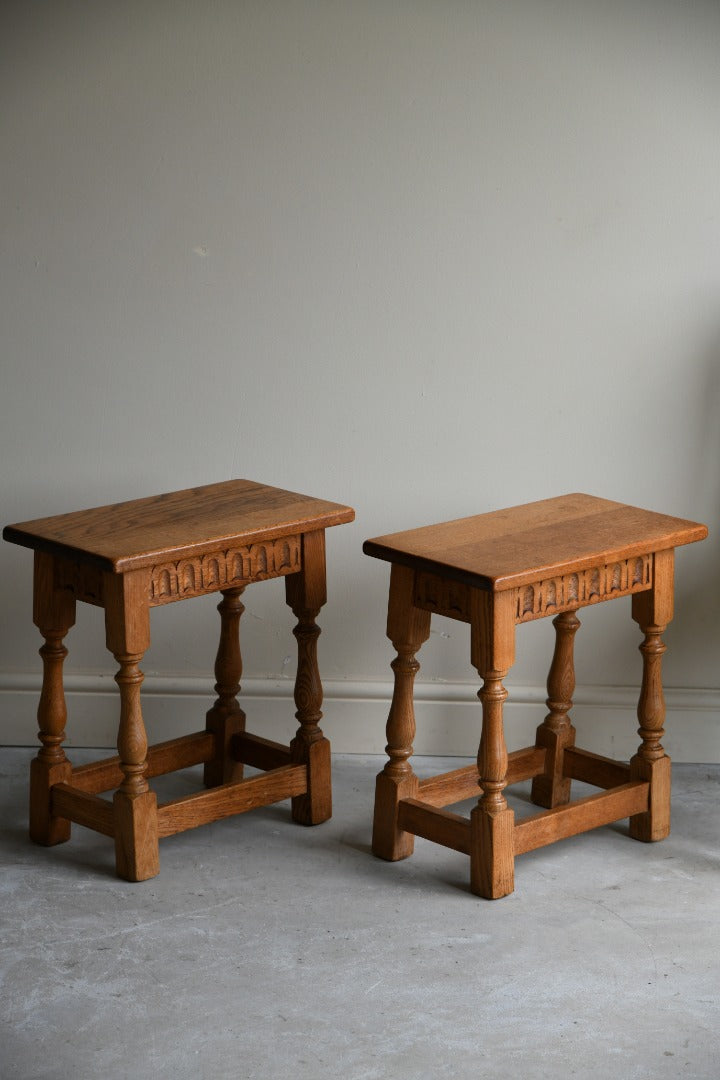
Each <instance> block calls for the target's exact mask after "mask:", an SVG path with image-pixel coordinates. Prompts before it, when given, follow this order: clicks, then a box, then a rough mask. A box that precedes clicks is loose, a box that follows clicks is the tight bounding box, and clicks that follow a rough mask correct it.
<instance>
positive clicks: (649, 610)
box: [630, 550, 674, 841]
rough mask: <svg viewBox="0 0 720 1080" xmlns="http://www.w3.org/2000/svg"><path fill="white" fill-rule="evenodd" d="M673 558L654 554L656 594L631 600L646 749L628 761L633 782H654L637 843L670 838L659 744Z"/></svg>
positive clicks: (665, 767) (666, 776) (634, 825)
mask: <svg viewBox="0 0 720 1080" xmlns="http://www.w3.org/2000/svg"><path fill="white" fill-rule="evenodd" d="M673 555H674V552H673V551H672V550H671V551H661V552H657V553H656V554H655V556H654V564H655V565H654V574H653V580H654V585H653V589H652V590H651V591H649V592H643V593H637V594H636V595H635V596H633V608H632V611H633V618H634V619H635V621H636V622H637V623H638V625H639V627H640V629H641V630H642V632H643V634H644V635H645V638H644V640H643V642H642V644H641V645H640V652H641V653H642V657H643V675H642V685H641V689H640V698H639V701H638V710H637V715H638V720H639V723H640V727H639V728H638V735H639V736H640V738H641V739H642V743H641V744H640V746H639V747H638V751H637V753H636V754H635V756H634V757H633V758H631V760H630V776H631V778H632V779H633V780H648V781H649V782H650V796H649V805H648V809H647V811H646V812H645V813H643V814H636V815H635V816H633V817H631V818H630V835H631V836H632V837H634V839H635V840H644V841H653V840H662V839H664V838H665V837H666V836H667V835H668V834H669V832H670V771H671V766H670V758H669V757H668V756H667V754H666V753H665V751H664V749H663V746H662V743H661V742H660V740H661V738H662V736H663V735H664V730H663V725H664V723H665V698H664V696H663V688H662V656H663V653H664V652H665V649H666V646H665V644H664V642H663V640H662V634H663V632H664V630H665V628H666V626H667V624H668V623H669V622H670V620H671V619H672V616H673V608H672V602H673Z"/></svg>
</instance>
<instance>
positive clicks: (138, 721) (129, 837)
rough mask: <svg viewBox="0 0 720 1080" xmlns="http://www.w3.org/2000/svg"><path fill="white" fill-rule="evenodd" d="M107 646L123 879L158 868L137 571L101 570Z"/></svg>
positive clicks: (146, 639) (144, 597) (145, 618)
mask: <svg viewBox="0 0 720 1080" xmlns="http://www.w3.org/2000/svg"><path fill="white" fill-rule="evenodd" d="M104 594H105V630H106V640H107V646H108V648H109V649H110V651H111V652H112V654H113V656H114V657H115V659H116V661H117V663H118V664H119V665H120V667H119V670H118V672H117V674H116V676H115V681H116V683H117V684H118V688H119V690H120V725H119V728H118V741H117V746H118V754H119V756H120V769H121V771H122V773H123V781H122V783H121V784H120V787H119V788H118V789H117V791H116V792H115V795H114V796H113V811H114V825H115V866H116V869H117V873H118V876H119V877H121V878H124V879H125V880H126V881H146V880H147V879H148V878H151V877H155V875H156V874H158V873H159V872H160V854H159V848H158V821H157V798H156V795H155V792H154V791H151V790H150V787H149V785H148V782H147V776H146V773H147V768H148V766H147V745H148V744H147V734H146V732H145V724H144V721H143V716H142V708H141V704H140V687H141V685H142V682H143V673H142V671H141V670H140V668H139V666H138V665H139V663H140V661H141V660H142V658H143V655H144V653H145V651H146V650H147V648H148V647H149V645H150V618H149V610H148V582H147V578H146V575H145V574H144V573H143V572H142V571H136V572H135V573H132V572H131V573H127V574H124V575H119V574H106V575H105V587H104Z"/></svg>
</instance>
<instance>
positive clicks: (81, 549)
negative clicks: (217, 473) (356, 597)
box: [3, 480, 355, 574]
mask: <svg viewBox="0 0 720 1080" xmlns="http://www.w3.org/2000/svg"><path fill="white" fill-rule="evenodd" d="M354 517H355V512H354V511H353V510H352V509H351V508H350V507H349V506H343V505H341V504H339V503H333V502H326V501H325V500H324V499H316V498H313V497H312V496H311V495H300V494H298V493H297V492H294V491H285V490H284V489H282V488H275V487H269V486H268V485H266V484H259V483H255V482H254V481H251V480H228V481H225V482H223V483H218V484H208V485H206V486H204V487H196V488H186V489H185V490H184V491H173V492H170V493H168V494H166V495H154V496H151V497H150V498H145V499H133V500H131V501H129V502H120V503H113V504H111V505H109V506H98V507H94V508H93V509H90V510H78V511H75V512H73V513H70V514H60V515H55V516H53V517H46V518H38V519H36V520H35V521H23V522H20V523H19V524H16V525H8V526H7V527H6V528H5V529H4V530H3V537H4V539H5V540H9V541H10V542H11V543H15V544H20V545H22V546H23V547H28V548H33V549H35V550H36V551H44V552H46V553H48V554H50V555H59V556H62V557H64V558H72V559H78V560H80V561H82V562H85V563H90V564H92V565H95V566H97V567H99V568H100V569H102V570H105V571H110V572H112V573H116V574H123V573H126V572H127V571H129V570H137V569H140V568H141V567H145V566H152V565H153V564H154V563H156V562H157V561H158V559H160V558H162V559H168V558H177V559H182V558H188V557H197V556H201V555H203V554H206V553H207V552H211V551H216V550H217V549H218V548H220V547H222V545H223V544H224V543H226V542H227V544H228V545H230V544H234V543H240V544H252V543H255V542H256V541H259V540H275V539H279V538H281V537H283V536H289V535H292V534H296V533H306V532H311V531H315V530H320V529H325V528H327V527H329V526H331V525H341V524H343V523H344V522H348V521H352V520H353V519H354Z"/></svg>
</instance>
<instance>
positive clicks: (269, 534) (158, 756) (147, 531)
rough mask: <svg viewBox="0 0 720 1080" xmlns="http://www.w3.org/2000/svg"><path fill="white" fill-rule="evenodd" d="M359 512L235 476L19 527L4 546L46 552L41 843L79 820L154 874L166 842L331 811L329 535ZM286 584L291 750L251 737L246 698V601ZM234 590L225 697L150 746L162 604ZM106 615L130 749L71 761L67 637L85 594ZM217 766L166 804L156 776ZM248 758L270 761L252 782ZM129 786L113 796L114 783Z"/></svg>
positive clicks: (41, 573)
mask: <svg viewBox="0 0 720 1080" xmlns="http://www.w3.org/2000/svg"><path fill="white" fill-rule="evenodd" d="M354 516H355V515H354V512H353V510H351V509H350V507H347V506H341V505H338V504H336V503H331V502H325V501H324V500H322V499H314V498H312V497H310V496H308V495H298V494H296V493H294V492H290V491H284V490H282V489H280V488H273V487H267V486H265V485H263V484H257V483H253V482H251V481H249V480H231V481H228V482H225V483H219V484H211V485H208V486H206V487H199V488H190V489H187V490H185V491H176V492H171V493H169V494H166V495H159V496H155V497H151V498H146V499H137V500H134V501H132V502H125V503H117V504H115V505H112V506H103V507H97V508H95V509H92V510H81V511H78V512H75V513H71V514H63V515H60V516H56V517H49V518H42V519H39V520H37V521H28V522H23V523H21V524H18V525H9V526H8V527H7V528H6V529H5V530H4V532H3V536H4V537H5V539H6V540H9V541H11V542H12V543H16V544H21V545H23V546H24V547H29V548H32V549H34V552H35V573H34V621H35V624H36V626H37V627H38V628H39V630H40V633H41V634H42V636H43V638H44V639H45V644H44V645H43V647H42V648H41V649H40V655H41V656H42V659H43V684H42V692H41V696H40V704H39V707H38V725H39V728H40V731H39V739H40V742H41V744H42V745H41V748H40V750H39V752H38V755H37V757H36V758H35V759H34V760H33V762H32V764H31V771H30V836H31V838H32V839H33V840H34V841H35V842H36V843H38V844H44V845H48V846H49V845H53V844H59V843H62V842H63V841H65V840H68V839H69V837H70V825H71V822H75V823H76V824H79V825H84V826H87V827H88V828H91V829H94V830H95V831H97V832H100V833H103V834H105V835H106V836H109V837H112V838H114V841H115V856H116V869H117V873H118V875H119V876H120V877H121V878H125V879H126V880H127V881H144V880H146V879H148V878H152V877H154V876H155V875H156V874H157V873H158V872H159V868H160V864H159V850H158V841H159V839H160V838H162V837H164V836H172V835H174V834H175V833H178V832H183V831H184V830H186V829H192V828H195V827H196V826H199V825H204V824H207V823H209V822H211V821H216V820H218V819H219V818H224V817H229V816H231V815H233V814H238V813H242V812H244V811H246V810H250V809H252V808H253V807H256V806H267V805H269V804H270V803H274V802H279V801H280V800H282V799H286V798H291V799H292V816H293V819H294V820H295V821H297V822H300V823H302V824H305V825H315V824H319V823H320V822H322V821H326V820H327V819H328V818H329V817H330V814H331V810H332V802H331V787H330V744H329V742H328V740H327V739H326V738H325V737H324V736H323V733H322V731H321V729H320V727H319V721H320V719H321V717H322V712H321V709H320V707H321V704H322V684H321V682H320V675H319V671H318V664H317V651H316V645H317V638H318V635H319V634H320V630H319V628H318V626H317V624H316V622H315V619H316V618H317V615H318V613H319V611H320V608H321V607H322V606H323V604H324V603H325V600H326V585H325V529H326V528H327V527H329V526H332V525H340V524H343V523H344V522H348V521H352V520H353V518H354ZM276 577H284V578H285V592H286V599H287V603H288V604H289V606H290V608H291V609H292V611H293V613H294V615H295V617H296V618H297V620H298V622H297V626H296V627H295V629H294V631H293V632H294V634H295V637H296V639H297V643H298V666H297V675H296V680H295V705H296V707H297V712H296V713H295V716H296V719H297V720H298V721H299V724H300V726H299V728H298V731H297V734H296V735H295V738H294V739H293V740H292V742H291V743H290V745H289V746H283V745H282V744H280V743H276V742H272V741H270V740H268V739H263V738H261V737H259V736H257V735H252V734H250V733H249V732H246V731H245V714H244V712H243V710H242V709H241V707H240V704H239V702H238V700H237V696H236V695H237V693H238V691H239V689H240V677H241V675H242V659H241V653H240V638H239V623H240V616H241V614H242V612H243V610H244V608H243V605H242V603H241V600H240V597H241V595H242V593H243V591H244V589H245V587H246V586H247V585H249V584H250V583H252V582H256V581H264V580H265V579H268V578H276ZM215 592H220V593H221V595H222V600H221V602H220V604H219V605H218V610H219V612H220V644H219V647H218V653H217V659H216V663H215V678H216V686H215V692H216V694H217V699H216V701H215V703H214V705H213V706H212V708H211V709H210V710H209V712H208V713H207V716H206V724H205V730H204V731H198V732H196V733H195V734H192V735H183V736H180V737H179V738H176V739H172V740H170V741H168V742H164V743H159V744H157V745H155V746H152V747H150V748H149V749H148V742H147V735H146V731H145V725H144V722H143V716H142V710H141V701H140V686H141V684H142V681H143V674H142V672H141V671H140V668H139V664H140V662H141V660H142V657H143V654H144V653H145V652H146V650H147V648H148V647H149V645H150V609H151V608H153V607H156V606H158V605H160V604H168V603H172V602H174V601H178V600H185V599H188V598H191V597H197V596H203V595H206V594H208V593H215ZM78 600H81V601H83V602H85V603H88V604H94V605H96V606H98V607H101V608H104V611H105V630H106V643H107V647H108V649H109V650H110V651H111V652H112V653H113V655H114V657H115V660H116V661H117V663H118V664H119V670H118V672H117V674H116V676H115V680H116V682H117V684H118V687H119V691H120V722H119V729H118V743H117V745H118V756H117V757H112V758H107V759H105V760H102V761H97V762H92V763H91V764H88V765H82V766H80V767H78V768H73V766H72V765H71V763H70V761H69V760H68V759H67V757H66V756H65V751H64V749H63V745H62V744H63V740H64V737H65V730H64V729H65V722H66V718H67V710H66V705H65V696H64V691H63V674H62V672H63V661H64V660H65V657H66V656H67V649H66V648H65V646H64V644H63V639H64V638H65V635H66V634H67V633H68V630H69V629H70V627H71V626H73V624H74V622H75V607H76V602H77V601H78ZM201 763H202V764H204V777H203V779H204V784H205V787H206V788H207V790H205V791H202V790H201V791H200V792H198V793H195V794H192V795H189V796H185V797H183V798H179V799H174V800H172V801H170V802H167V803H165V804H163V805H158V803H157V798H156V795H155V792H153V791H152V790H151V788H150V785H149V784H148V780H149V779H151V778H152V777H154V776H159V775H162V774H165V773H171V772H175V771H176V770H177V769H183V768H187V767H188V766H191V765H199V764H201ZM243 765H248V766H251V767H254V768H255V769H258V770H261V771H260V772H259V774H257V775H254V776H251V777H248V778H243ZM113 789H115V793H114V796H113V800H112V802H110V801H109V800H107V799H105V798H102V797H101V795H100V792H106V791H110V790H113Z"/></svg>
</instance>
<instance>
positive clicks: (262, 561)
mask: <svg viewBox="0 0 720 1080" xmlns="http://www.w3.org/2000/svg"><path fill="white" fill-rule="evenodd" d="M301 569H302V554H301V538H300V536H283V537H281V539H279V540H264V541H261V542H258V543H256V544H250V545H249V546H247V547H240V548H230V549H229V550H228V551H212V552H210V553H209V554H207V555H202V556H200V557H198V558H190V559H179V560H178V561H177V562H169V563H162V564H161V565H159V566H153V568H152V570H151V572H150V603H151V604H153V605H157V604H169V603H172V602H173V601H174V600H185V599H186V598H188V597H192V596H201V595H202V594H203V593H210V592H217V591H218V590H219V589H223V588H230V587H231V586H233V585H247V584H249V583H250V582H251V581H264V580H265V579H266V578H273V577H280V576H282V575H283V574H294V573H296V572H297V571H298V570H301Z"/></svg>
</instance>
